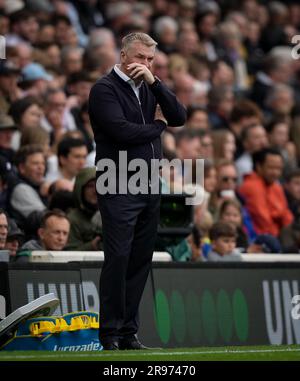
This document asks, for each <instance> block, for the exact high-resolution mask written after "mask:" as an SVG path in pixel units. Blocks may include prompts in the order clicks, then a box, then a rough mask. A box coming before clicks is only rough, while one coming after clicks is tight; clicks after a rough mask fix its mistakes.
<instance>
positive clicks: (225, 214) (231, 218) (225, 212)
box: [219, 199, 248, 252]
mask: <svg viewBox="0 0 300 381" xmlns="http://www.w3.org/2000/svg"><path fill="white" fill-rule="evenodd" d="M219 221H221V222H229V223H231V224H233V225H234V226H235V227H236V231H237V240H236V246H237V247H238V248H239V250H240V251H242V252H246V251H247V247H248V236H247V234H246V233H245V231H244V227H243V215H242V207H241V205H240V203H239V202H238V200H236V199H228V200H225V201H223V203H222V204H221V206H220V209H219Z"/></svg>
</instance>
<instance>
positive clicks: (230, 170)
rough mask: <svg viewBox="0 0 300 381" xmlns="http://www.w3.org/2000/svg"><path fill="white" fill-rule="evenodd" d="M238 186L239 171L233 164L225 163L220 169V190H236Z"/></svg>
mask: <svg viewBox="0 0 300 381" xmlns="http://www.w3.org/2000/svg"><path fill="white" fill-rule="evenodd" d="M236 186H237V173H236V169H235V167H234V166H233V165H224V166H223V167H220V168H219V171H218V190H219V191H223V190H232V191H235V189H236Z"/></svg>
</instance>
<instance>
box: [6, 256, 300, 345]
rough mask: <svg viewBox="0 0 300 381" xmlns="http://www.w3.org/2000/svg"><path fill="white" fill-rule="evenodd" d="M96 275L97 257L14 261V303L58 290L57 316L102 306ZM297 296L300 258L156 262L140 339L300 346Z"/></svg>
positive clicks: (152, 342) (143, 306) (143, 310)
mask: <svg viewBox="0 0 300 381" xmlns="http://www.w3.org/2000/svg"><path fill="white" fill-rule="evenodd" d="M99 275H100V264H99V262H98V263H89V264H88V263H76V264H75V263H74V264H51V265H50V264H49V265H46V264H43V265H40V264H39V265H38V264H35V265H34V264H27V266H24V267H23V268H22V267H20V266H18V267H17V266H16V267H14V266H10V269H9V298H10V299H11V306H12V308H13V309H15V308H18V307H19V306H21V305H24V304H26V303H28V302H29V301H31V300H33V299H34V298H37V297H39V296H40V295H43V294H45V293H48V292H54V294H55V295H57V296H58V298H60V299H61V305H60V308H59V309H58V310H57V311H56V314H57V315H61V314H63V313H67V312H74V311H78V310H84V309H87V310H96V311H98V308H99V293H98V283H99ZM299 294H300V265H299V264H298V263H288V264H287V263H277V264H267V263H265V264H264V263H261V264H252V263H251V264H245V263H244V264H227V265H220V264H216V265H213V264H200V265H193V266H191V265H179V264H156V265H154V268H153V275H152V276H150V277H149V279H148V282H147V286H146V289H145V292H144V295H143V299H142V302H141V306H140V321H141V328H140V339H141V340H142V341H143V342H145V343H146V344H147V345H149V346H154V347H156V346H157V347H200V346H219V345H222V346H228V345H268V344H300V319H294V318H293V316H292V309H293V305H292V303H291V300H292V297H293V296H295V295H299ZM9 298H8V297H7V299H9ZM8 312H9V311H7V313H8Z"/></svg>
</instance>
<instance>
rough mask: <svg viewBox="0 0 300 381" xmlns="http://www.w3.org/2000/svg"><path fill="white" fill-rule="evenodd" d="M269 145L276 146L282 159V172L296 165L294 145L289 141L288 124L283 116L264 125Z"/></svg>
mask: <svg viewBox="0 0 300 381" xmlns="http://www.w3.org/2000/svg"><path fill="white" fill-rule="evenodd" d="M266 130H267V133H268V138H269V144H270V147H274V148H277V149H278V150H279V151H280V153H281V155H282V158H283V161H284V173H286V172H288V171H290V170H291V169H294V168H296V167H297V153H296V146H295V144H294V143H293V142H291V141H289V136H290V126H289V123H288V122H287V121H286V119H285V118H276V119H273V120H271V121H270V123H269V124H268V125H267V126H266Z"/></svg>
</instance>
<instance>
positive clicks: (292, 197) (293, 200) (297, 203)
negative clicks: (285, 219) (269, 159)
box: [283, 168, 300, 218]
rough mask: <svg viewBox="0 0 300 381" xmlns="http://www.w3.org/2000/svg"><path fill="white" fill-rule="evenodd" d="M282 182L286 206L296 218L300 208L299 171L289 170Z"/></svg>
mask: <svg viewBox="0 0 300 381" xmlns="http://www.w3.org/2000/svg"><path fill="white" fill-rule="evenodd" d="M284 180H285V181H284V184H283V186H284V191H285V196H286V199H287V202H288V206H289V209H290V211H291V212H292V213H293V215H294V217H295V218H296V217H297V216H298V213H299V207H300V169H299V168H297V169H294V170H291V171H290V172H289V173H287V175H286V176H285V179H284Z"/></svg>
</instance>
